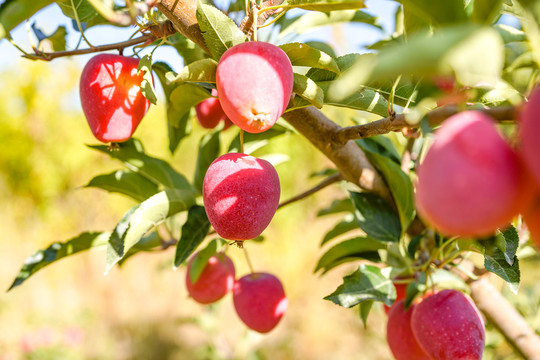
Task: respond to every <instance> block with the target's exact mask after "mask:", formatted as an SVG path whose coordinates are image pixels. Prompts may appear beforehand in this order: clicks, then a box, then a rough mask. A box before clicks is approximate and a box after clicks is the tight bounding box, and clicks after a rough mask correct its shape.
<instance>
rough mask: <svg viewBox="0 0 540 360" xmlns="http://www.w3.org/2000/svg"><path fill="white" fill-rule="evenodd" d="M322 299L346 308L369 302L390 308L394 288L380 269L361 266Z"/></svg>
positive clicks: (393, 298) (394, 296)
mask: <svg viewBox="0 0 540 360" xmlns="http://www.w3.org/2000/svg"><path fill="white" fill-rule="evenodd" d="M324 299H325V300H329V301H332V302H333V303H334V304H337V305H340V306H343V307H346V308H351V307H353V306H356V305H358V304H360V303H361V302H363V301H370V300H373V301H379V302H383V303H385V304H386V305H387V306H391V305H392V303H393V302H394V301H395V299H396V288H395V287H394V284H393V283H392V281H391V280H390V279H387V278H386V277H385V276H384V275H383V274H382V273H381V269H379V268H378V267H376V266H373V265H364V264H363V265H360V267H359V268H358V270H356V271H355V272H354V273H352V274H350V275H347V276H345V277H344V278H343V284H342V285H340V286H339V287H338V288H337V289H336V291H334V292H333V293H332V294H330V295H328V296H326V297H325V298H324Z"/></svg>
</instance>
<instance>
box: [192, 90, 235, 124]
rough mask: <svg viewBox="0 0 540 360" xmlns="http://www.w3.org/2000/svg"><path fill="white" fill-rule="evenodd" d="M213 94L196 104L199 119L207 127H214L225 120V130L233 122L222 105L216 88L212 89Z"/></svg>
mask: <svg viewBox="0 0 540 360" xmlns="http://www.w3.org/2000/svg"><path fill="white" fill-rule="evenodd" d="M212 96H213V97H211V98H208V99H205V100H203V101H201V102H200V103H198V104H197V105H196V106H195V113H196V115H197V120H199V124H201V126H202V127H203V128H205V129H214V128H215V127H216V126H218V124H219V122H220V121H223V122H224V124H225V126H224V128H223V130H226V129H228V128H229V127H230V126H231V125H232V122H231V121H230V120H229V118H228V117H227V115H226V114H225V112H224V111H223V108H222V107H221V103H220V102H219V99H218V98H217V96H218V92H217V90H216V89H212Z"/></svg>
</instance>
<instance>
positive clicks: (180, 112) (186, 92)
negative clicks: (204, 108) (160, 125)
mask: <svg viewBox="0 0 540 360" xmlns="http://www.w3.org/2000/svg"><path fill="white" fill-rule="evenodd" d="M209 97H212V95H211V94H210V91H208V90H207V89H205V88H204V87H202V86H200V85H197V84H192V83H182V84H179V85H178V86H176V87H175V88H174V90H173V91H172V92H171V94H170V96H169V101H170V109H171V110H170V111H171V112H172V114H174V116H173V115H171V117H169V123H170V124H171V125H173V126H178V125H179V124H178V123H176V122H175V121H176V120H178V121H180V120H181V119H182V117H183V116H185V115H186V114H189V112H190V111H191V108H193V107H194V106H195V105H197V104H198V103H200V102H201V101H203V100H204V99H208V98H209ZM167 116H169V113H168V111H167ZM171 120H172V121H171Z"/></svg>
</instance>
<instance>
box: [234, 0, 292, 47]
mask: <svg viewBox="0 0 540 360" xmlns="http://www.w3.org/2000/svg"><path fill="white" fill-rule="evenodd" d="M283 2H284V0H266V1H264V2H263V3H262V4H261V7H260V9H261V10H262V9H264V8H267V7H270V6H277V5H281V4H282V3H283ZM279 11H280V9H279V8H278V9H271V10H266V11H264V12H263V13H262V14H260V15H259V17H258V18H257V26H261V25H264V23H265V22H266V20H268V18H270V16H272V15H274V14H276V13H278V12H279ZM254 15H255V13H254V11H250V12H249V14H247V15H246V16H245V17H244V19H243V20H242V22H241V23H240V30H242V31H243V32H244V33H245V34H246V35H247V36H249V37H250V38H251V37H252V36H253V17H254Z"/></svg>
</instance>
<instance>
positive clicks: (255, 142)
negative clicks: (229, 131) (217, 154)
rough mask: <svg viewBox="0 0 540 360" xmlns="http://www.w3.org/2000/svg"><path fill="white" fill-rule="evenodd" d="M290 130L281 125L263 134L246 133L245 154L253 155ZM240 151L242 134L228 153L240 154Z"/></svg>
mask: <svg viewBox="0 0 540 360" xmlns="http://www.w3.org/2000/svg"><path fill="white" fill-rule="evenodd" d="M288 132H289V130H288V129H286V128H284V127H283V126H280V125H274V126H272V128H270V129H269V130H266V131H264V132H262V133H258V134H252V133H247V132H246V133H244V154H251V153H252V152H254V151H255V150H257V149H260V148H262V147H263V146H265V145H266V144H268V142H269V140H270V139H272V138H274V137H276V136H280V135H283V134H286V133H288ZM239 151H240V134H238V135H237V136H236V137H235V138H234V139H233V141H231V144H230V145H229V149H228V150H227V152H239Z"/></svg>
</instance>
